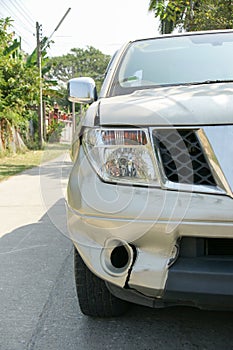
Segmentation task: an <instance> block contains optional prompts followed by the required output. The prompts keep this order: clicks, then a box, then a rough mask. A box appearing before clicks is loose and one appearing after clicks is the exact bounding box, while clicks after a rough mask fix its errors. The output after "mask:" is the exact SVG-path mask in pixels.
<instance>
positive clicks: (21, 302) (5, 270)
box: [0, 154, 72, 350]
mask: <svg viewBox="0 0 233 350" xmlns="http://www.w3.org/2000/svg"><path fill="white" fill-rule="evenodd" d="M70 168H71V162H70V159H69V156H68V154H64V155H63V156H61V157H59V158H56V159H55V160H53V161H50V162H48V163H46V164H43V165H42V166H41V167H38V168H33V169H31V170H28V171H26V172H24V173H22V174H20V175H17V176H14V177H12V178H10V179H9V180H7V181H3V182H1V183H0V222H1V224H0V237H1V238H0V349H1V350H21V349H22V350H25V349H27V345H28V344H29V342H30V340H31V338H32V335H33V334H35V332H36V328H37V325H38V322H39V319H40V317H41V315H42V314H43V310H44V308H45V307H46V303H47V301H48V299H49V295H50V292H51V290H52V287H53V286H54V284H55V282H56V279H57V278H59V271H60V270H61V268H62V265H63V263H64V261H65V260H66V258H67V256H68V255H69V254H70V252H71V250H72V244H71V242H70V240H69V239H68V238H67V237H66V236H67V228H66V212H65V201H64V196H65V190H66V183H67V178H68V174H69V171H70Z"/></svg>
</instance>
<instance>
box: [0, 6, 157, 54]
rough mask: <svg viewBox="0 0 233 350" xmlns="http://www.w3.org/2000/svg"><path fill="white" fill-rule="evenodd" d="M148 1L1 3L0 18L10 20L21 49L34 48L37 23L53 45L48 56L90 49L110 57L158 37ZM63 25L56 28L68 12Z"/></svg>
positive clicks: (28, 50) (30, 50) (26, 50)
mask: <svg viewBox="0 0 233 350" xmlns="http://www.w3.org/2000/svg"><path fill="white" fill-rule="evenodd" d="M149 2H150V1H149V0H115V1H114V0H62V1H58V0H36V1H35V0H0V17H1V18H5V17H11V19H13V20H14V22H13V26H14V27H13V29H14V31H15V33H16V36H19V37H21V40H22V49H23V50H24V51H25V52H27V53H31V52H32V51H33V49H34V48H35V47H36V22H38V23H39V24H40V25H41V26H42V27H41V28H42V35H43V36H47V37H50V36H51V35H52V37H51V39H52V40H53V41H54V43H52V44H51V48H50V49H49V50H48V55H49V56H50V57H52V56H62V55H66V54H67V53H69V52H70V50H71V49H72V48H82V49H85V48H87V47H88V46H93V47H94V48H96V49H99V50H100V51H102V52H103V53H104V54H109V55H112V54H114V52H115V51H116V50H117V49H118V48H120V47H121V46H122V45H123V44H124V43H125V42H127V41H128V40H132V39H138V38H145V37H153V36H156V35H158V34H159V33H158V21H157V20H156V19H155V18H154V14H153V13H151V12H148V7H149ZM69 8H71V10H70V11H69V13H68V14H67V16H66V18H65V19H64V21H63V22H62V23H61V25H60V27H59V28H58V29H57V30H56V31H55V32H54V30H55V28H56V27H57V25H58V24H59V22H60V21H61V19H62V18H63V16H64V15H65V13H66V12H67V10H68V9H69Z"/></svg>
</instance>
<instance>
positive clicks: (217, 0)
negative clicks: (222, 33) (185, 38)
mask: <svg viewBox="0 0 233 350" xmlns="http://www.w3.org/2000/svg"><path fill="white" fill-rule="evenodd" d="M149 11H152V12H154V14H155V17H158V18H159V19H160V32H161V33H162V34H166V33H171V32H172V31H173V30H174V29H179V30H185V31H197V30H211V29H229V28H233V1H232V0H202V1H200V0H197V1H195V0H179V1H178V0H170V1H166V0H150V4H149Z"/></svg>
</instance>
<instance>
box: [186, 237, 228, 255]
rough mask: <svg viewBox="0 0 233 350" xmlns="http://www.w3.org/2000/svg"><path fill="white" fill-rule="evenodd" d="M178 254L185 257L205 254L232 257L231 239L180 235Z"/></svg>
mask: <svg viewBox="0 0 233 350" xmlns="http://www.w3.org/2000/svg"><path fill="white" fill-rule="evenodd" d="M179 255H180V256H181V257H185V258H194V257H205V256H209V257H211V256H216V257H217V256H218V257H224V256H225V257H226V258H233V239H232V238H199V237H182V238H181V241H180V254H179Z"/></svg>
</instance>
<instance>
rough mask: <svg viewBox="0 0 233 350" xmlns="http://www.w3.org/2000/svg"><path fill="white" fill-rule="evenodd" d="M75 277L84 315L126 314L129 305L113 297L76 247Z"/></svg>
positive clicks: (109, 315) (111, 315) (110, 315)
mask: <svg viewBox="0 0 233 350" xmlns="http://www.w3.org/2000/svg"><path fill="white" fill-rule="evenodd" d="M74 275H75V282H76V291H77V296H78V300H79V306H80V309H81V311H82V313H83V314H85V315H87V316H93V317H115V316H120V315H122V314H124V313H125V312H126V311H127V310H128V308H129V303H128V302H126V301H124V300H121V299H118V298H116V297H115V296H114V295H112V294H111V293H110V292H109V290H108V288H107V287H106V284H105V282H104V281H103V280H102V279H100V278H99V277H97V276H96V275H94V274H93V273H92V272H91V271H90V270H89V269H88V267H87V266H86V265H85V263H84V262H83V260H82V258H81V256H80V255H79V253H78V251H77V249H76V248H75V247H74Z"/></svg>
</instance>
